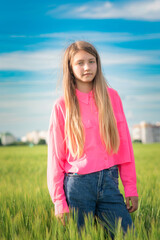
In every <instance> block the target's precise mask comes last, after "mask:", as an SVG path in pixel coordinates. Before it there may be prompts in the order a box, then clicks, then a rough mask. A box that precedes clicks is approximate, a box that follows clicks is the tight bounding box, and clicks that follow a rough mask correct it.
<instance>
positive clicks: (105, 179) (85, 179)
mask: <svg viewBox="0 0 160 240" xmlns="http://www.w3.org/2000/svg"><path fill="white" fill-rule="evenodd" d="M63 87H64V97H61V98H60V99H58V100H57V101H56V102H55V104H54V106H53V110H52V114H51V118H50V125H49V142H48V167H47V183H48V189H49V193H50V196H51V199H52V201H53V203H54V205H55V215H56V216H57V217H58V218H60V219H61V220H62V222H63V223H64V213H68V212H69V211H70V210H72V209H74V210H76V211H77V212H78V218H77V224H78V228H80V227H82V226H83V225H84V216H85V215H87V214H89V213H91V214H93V216H96V217H98V218H99V219H100V220H101V221H103V222H104V223H106V225H108V226H111V227H112V228H114V229H115V227H116V222H117V220H118V219H121V226H122V229H123V231H124V232H126V231H127V228H128V227H131V226H132V219H131V216H130V214H129V213H131V212H134V211H135V210H137V208H138V194H137V188H136V171H135V160H134V153H133V148H132V142H131V138H130V134H129V130H128V125H127V122H126V118H125V114H124V111H123V106H122V102H121V99H120V96H119V95H118V92H117V91H116V90H114V89H112V88H110V87H109V86H108V84H107V83H106V81H105V78H104V76H103V74H102V70H101V62H100V57H99V54H98V53H97V51H96V49H95V48H94V46H93V45H91V44H90V43H88V42H84V41H77V42H74V43H72V44H71V45H70V46H69V47H68V48H67V49H66V51H65V54H64V61H63ZM118 170H119V174H120V177H121V180H122V183H123V186H124V191H125V198H126V204H125V203H124V199H123V196H122V194H121V193H120V191H119V188H118Z"/></svg>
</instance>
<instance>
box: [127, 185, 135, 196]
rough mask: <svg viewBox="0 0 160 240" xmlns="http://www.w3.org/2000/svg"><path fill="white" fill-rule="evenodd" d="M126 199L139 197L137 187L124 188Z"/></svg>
mask: <svg viewBox="0 0 160 240" xmlns="http://www.w3.org/2000/svg"><path fill="white" fill-rule="evenodd" d="M124 192H125V197H133V196H136V197H138V192H137V187H136V185H127V186H125V188H124Z"/></svg>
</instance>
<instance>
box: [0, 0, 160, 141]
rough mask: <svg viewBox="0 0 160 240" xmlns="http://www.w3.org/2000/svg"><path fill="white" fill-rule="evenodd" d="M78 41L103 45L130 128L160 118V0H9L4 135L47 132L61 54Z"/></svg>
mask: <svg viewBox="0 0 160 240" xmlns="http://www.w3.org/2000/svg"><path fill="white" fill-rule="evenodd" d="M75 40H85V41H89V42H91V43H92V44H94V46H95V47H96V48H97V50H98V52H99V54H100V57H101V61H102V69H103V73H104V75H105V77H106V79H107V81H108V82H109V84H110V86H111V87H112V88H114V89H116V90H117V91H118V93H119V95H120V96H121V99H122V102H123V106H124V111H125V114H126V118H127V121H128V125H129V128H130V129H131V127H132V126H133V124H136V123H139V122H140V121H147V122H150V123H155V122H157V121H160V0H155V1H154V0H152V1H151V0H150V1H149V0H143V1H141V0H140V1H133V0H132V1H131V0H129V1H119V0H114V1H83V0H81V1H49V0H46V1H42V0H39V1H31V0H28V1H11V0H10V1H9V0H8V1H3V2H2V3H1V8H0V132H5V131H9V132H11V133H13V134H14V135H15V136H16V137H21V136H23V135H25V134H26V133H27V132H30V131H33V130H47V129H48V124H49V118H50V114H51V109H52V105H53V103H54V101H55V99H57V98H58V97H60V96H61V95H62V88H61V76H62V74H61V69H62V67H61V63H62V55H63V52H64V49H65V48H66V47H67V46H68V45H69V44H70V43H72V42H73V41H75Z"/></svg>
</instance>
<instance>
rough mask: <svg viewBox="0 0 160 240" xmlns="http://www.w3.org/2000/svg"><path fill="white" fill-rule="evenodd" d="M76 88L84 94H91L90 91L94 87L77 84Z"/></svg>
mask: <svg viewBox="0 0 160 240" xmlns="http://www.w3.org/2000/svg"><path fill="white" fill-rule="evenodd" d="M76 88H77V89H78V90H79V91H80V92H84V93H89V92H90V91H92V89H93V85H92V84H90V83H89V84H87V83H86V84H83V85H80V84H77V85H76Z"/></svg>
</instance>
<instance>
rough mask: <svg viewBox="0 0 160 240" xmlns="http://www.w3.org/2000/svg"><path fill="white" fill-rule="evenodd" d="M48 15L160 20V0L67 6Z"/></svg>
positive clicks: (62, 6) (58, 8)
mask: <svg viewBox="0 0 160 240" xmlns="http://www.w3.org/2000/svg"><path fill="white" fill-rule="evenodd" d="M47 14H49V15H51V16H53V17H58V18H82V19H129V20H146V21H159V20H160V0H152V1H151V0H143V1H132V2H131V1H130V2H127V1H121V2H114V3H113V2H109V1H105V2H98V1H97V2H94V4H93V2H88V3H85V4H72V5H71V4H69V5H68V4H66V5H61V6H60V7H57V8H56V9H53V10H51V11H49V12H48V13H47Z"/></svg>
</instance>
